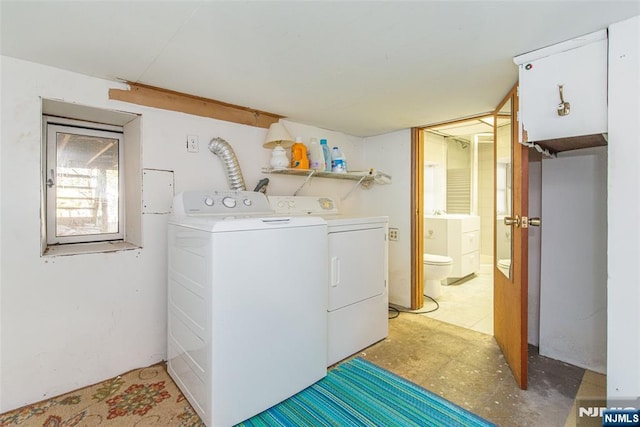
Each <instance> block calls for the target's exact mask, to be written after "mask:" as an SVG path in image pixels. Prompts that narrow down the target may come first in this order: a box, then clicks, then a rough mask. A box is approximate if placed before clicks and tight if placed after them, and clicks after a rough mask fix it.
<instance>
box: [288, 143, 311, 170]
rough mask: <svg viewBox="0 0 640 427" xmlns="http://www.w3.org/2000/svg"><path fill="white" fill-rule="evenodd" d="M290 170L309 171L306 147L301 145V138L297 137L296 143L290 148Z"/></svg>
mask: <svg viewBox="0 0 640 427" xmlns="http://www.w3.org/2000/svg"><path fill="white" fill-rule="evenodd" d="M291 168H293V169H309V158H308V157H307V147H306V146H305V145H304V144H303V143H302V138H301V137H299V136H297V137H296V142H295V144H293V145H292V146H291Z"/></svg>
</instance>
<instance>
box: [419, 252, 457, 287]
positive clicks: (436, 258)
mask: <svg viewBox="0 0 640 427" xmlns="http://www.w3.org/2000/svg"><path fill="white" fill-rule="evenodd" d="M423 262H424V264H423V266H424V294H425V295H427V296H429V297H431V298H438V297H439V296H440V294H441V293H442V290H441V288H440V281H441V280H442V279H445V278H446V277H447V276H449V274H451V270H453V259H451V258H449V257H448V256H441V255H432V254H424V260H423Z"/></svg>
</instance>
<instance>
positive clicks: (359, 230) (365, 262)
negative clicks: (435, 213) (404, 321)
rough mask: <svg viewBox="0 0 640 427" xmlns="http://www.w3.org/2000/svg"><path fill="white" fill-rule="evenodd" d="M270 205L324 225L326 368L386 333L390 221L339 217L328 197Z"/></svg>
mask: <svg viewBox="0 0 640 427" xmlns="http://www.w3.org/2000/svg"><path fill="white" fill-rule="evenodd" d="M269 203H270V204H271V207H272V208H273V209H274V210H275V211H276V212H277V213H279V214H283V215H296V216H306V217H309V216H321V217H322V218H324V219H325V220H326V221H327V225H328V230H327V231H328V238H329V248H328V250H329V254H328V259H329V261H328V263H327V269H328V271H329V278H328V280H327V282H326V283H327V288H328V289H329V299H328V306H327V311H328V349H327V357H328V359H327V363H328V365H332V364H334V363H336V362H339V361H340V360H342V359H344V358H346V357H348V356H351V355H352V354H354V353H356V352H358V351H360V350H362V349H363V348H366V347H368V346H370V345H371V344H373V343H375V342H378V341H380V340H382V339H384V338H385V337H386V336H387V334H388V331H389V328H388V316H389V314H388V310H389V293H388V289H387V277H388V250H387V248H388V241H387V234H388V225H389V219H388V217H386V216H372V217H356V216H347V215H340V213H339V212H338V208H337V206H336V203H335V201H334V200H333V199H331V198H329V197H316V196H269ZM301 243H302V242H301Z"/></svg>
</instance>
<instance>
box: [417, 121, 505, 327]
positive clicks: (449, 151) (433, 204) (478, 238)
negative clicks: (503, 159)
mask: <svg viewBox="0 0 640 427" xmlns="http://www.w3.org/2000/svg"><path fill="white" fill-rule="evenodd" d="M495 117H498V118H497V126H498V127H500V126H507V127H509V120H508V119H507V120H501V119H500V117H499V116H494V115H493V114H490V115H482V116H477V117H474V118H470V119H465V120H458V121H454V122H448V123H443V124H440V125H436V126H430V127H427V128H424V129H422V132H423V138H422V141H423V150H424V174H423V177H424V184H423V185H424V187H423V188H424V226H423V232H424V240H423V241H424V248H423V251H424V253H425V254H428V255H425V256H426V257H427V258H425V264H426V267H425V275H426V276H425V278H426V279H427V282H425V290H424V295H425V299H424V307H423V309H422V310H423V311H430V310H429V309H435V308H437V309H436V310H435V311H432V312H431V313H428V314H425V316H428V317H432V318H434V319H438V320H441V321H444V322H447V323H451V324H454V325H457V326H461V327H464V328H467V329H472V330H475V331H478V332H482V333H485V334H488V335H493V256H494V243H493V236H494V229H495V227H496V221H495V219H494V218H495V217H494V126H495V122H496V119H495ZM498 175H499V176H500V174H498ZM507 175H508V174H507ZM505 184H506V183H505ZM498 188H500V186H498ZM433 256H440V257H446V258H448V259H450V262H451V267H450V268H449V269H448V273H447V276H446V277H444V278H442V279H441V282H440V283H441V285H440V286H439V285H438V284H435V285H434V286H429V285H428V284H427V283H428V280H429V279H430V278H431V275H432V274H433V273H431V271H435V269H437V268H440V269H441V268H442V267H440V266H435V265H434V264H432V263H431V262H430V261H429V260H430V259H433V258H434V257H433ZM435 259H438V258H435ZM439 261H441V262H442V259H440V260H439ZM433 277H434V278H436V279H437V278H438V277H439V276H438V275H437V274H436V275H435V276H433ZM433 299H435V300H436V302H434V301H433Z"/></svg>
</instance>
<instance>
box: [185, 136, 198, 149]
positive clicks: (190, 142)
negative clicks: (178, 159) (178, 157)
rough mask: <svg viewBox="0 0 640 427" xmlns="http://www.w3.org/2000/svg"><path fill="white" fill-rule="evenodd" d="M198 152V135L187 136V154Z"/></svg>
mask: <svg viewBox="0 0 640 427" xmlns="http://www.w3.org/2000/svg"><path fill="white" fill-rule="evenodd" d="M198 151H200V142H199V141H198V135H187V152H189V153H197V152H198Z"/></svg>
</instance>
